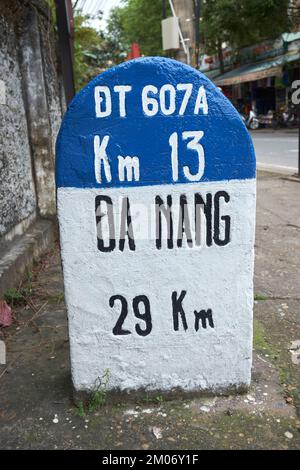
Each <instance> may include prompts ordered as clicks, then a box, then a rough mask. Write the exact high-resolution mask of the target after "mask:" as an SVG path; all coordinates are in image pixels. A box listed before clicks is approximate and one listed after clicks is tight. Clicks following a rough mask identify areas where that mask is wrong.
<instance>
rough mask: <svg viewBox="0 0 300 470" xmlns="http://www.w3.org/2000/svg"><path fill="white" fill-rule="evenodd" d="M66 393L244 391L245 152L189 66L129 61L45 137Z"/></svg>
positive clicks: (234, 120) (247, 297) (225, 113)
mask: <svg viewBox="0 0 300 470" xmlns="http://www.w3.org/2000/svg"><path fill="white" fill-rule="evenodd" d="M56 181H57V201H58V216H59V225H60V239H61V252H62V261H63V272H64V283H65V293H66V303H67V310H68V317H69V335H70V345H71V363H72V376H73V383H74V387H75V390H76V391H92V390H94V389H95V387H96V385H97V383H99V380H101V378H102V377H104V376H105V374H107V373H109V381H108V384H107V388H108V389H109V390H115V391H126V392H128V391H137V390H147V391H157V390H160V391H172V390H175V389H176V390H178V389H181V390H186V391H204V390H210V391H215V392H218V391H222V390H226V389H241V388H245V387H247V386H249V384H250V377H251V361H252V359H251V358H252V307H253V256H254V228H255V195H256V182H255V155H254V151H253V146H252V142H251V138H250V136H249V134H248V132H247V130H246V128H245V126H244V124H243V123H242V121H241V120H240V118H239V115H238V113H237V112H236V110H235V109H234V108H233V106H232V105H231V104H230V102H229V101H228V100H227V99H226V97H225V96H224V95H223V94H222V93H221V92H220V91H219V90H218V89H217V88H216V87H215V86H214V85H213V84H212V83H211V82H210V81H209V80H208V79H207V78H206V77H205V76H204V75H203V74H201V73H200V72H198V71H196V70H194V69H192V68H191V67H189V66H186V65H184V64H182V63H179V62H176V61H173V60H170V59H164V58H145V59H137V60H133V61H129V62H126V63H124V64H122V65H119V66H117V67H115V68H113V69H111V70H108V71H107V72H105V73H103V74H101V75H99V76H98V77H96V78H95V79H94V80H93V81H92V82H90V83H89V84H88V85H87V86H86V87H85V88H84V89H83V90H82V91H81V92H79V93H78V95H77V96H76V97H75V98H74V100H73V101H72V103H71V105H70V106H69V109H68V111H67V113H66V116H65V118H64V120H63V124H62V126H61V130H60V134H59V137H58V141H57V157H56Z"/></svg>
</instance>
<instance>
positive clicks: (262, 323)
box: [0, 173, 300, 449]
mask: <svg viewBox="0 0 300 470" xmlns="http://www.w3.org/2000/svg"><path fill="white" fill-rule="evenodd" d="M299 205H300V183H298V182H293V181H289V180H286V179H282V178H281V177H280V176H279V175H272V174H271V173H269V174H268V173H261V174H260V175H259V180H258V205H257V238H256V267H255V309H254V310H255V312H254V316H255V320H254V325H255V332H254V365H253V375H252V386H251V390H250V391H249V393H248V394H246V395H240V396H227V397H215V398H211V397H210V398H201V399H200V398H199V399H189V400H188V399H186V398H185V397H184V396H183V397H182V398H181V399H177V400H173V401H165V400H164V399H163V397H162V396H160V395H158V396H157V397H156V398H155V399H152V400H150V399H149V398H148V397H147V396H145V397H142V398H141V400H140V401H139V402H135V403H131V404H128V403H127V404H126V403H123V402H122V403H119V404H114V405H113V404H110V403H109V399H108V400H107V401H106V404H105V405H103V406H98V407H97V406H96V405H95V404H94V406H93V407H92V408H93V409H92V411H85V410H84V409H82V408H76V407H75V406H74V405H73V404H72V401H71V398H70V397H71V381H70V365H69V344H68V334H67V320H66V312H65V306H64V300H63V284H62V274H61V268H60V259H59V251H58V247H57V248H56V250H54V251H53V252H51V253H48V254H47V256H45V257H44V258H43V260H42V261H41V263H39V264H38V265H36V266H34V269H33V270H32V272H30V273H28V276H27V277H28V279H27V280H26V282H24V284H23V285H22V286H20V288H18V289H16V290H14V291H11V292H10V300H11V304H12V306H13V310H14V315H15V322H14V324H13V326H11V327H10V328H6V329H2V330H1V329H0V339H4V340H5V342H6V345H7V349H8V354H7V356H8V357H7V366H6V367H5V366H0V448H2V449H3V448H5V449H7V448H10V449H17V448H20V449H56V448H57V449H139V448H141V449H295V448H300V361H299V364H296V363H297V362H298V356H297V352H296V351H295V347H296V346H295V344H294V345H293V344H292V342H293V341H296V340H300V275H299V270H300V210H299ZM293 347H294V350H293V349H292V348H293ZM299 354H300V350H299ZM299 358H300V356H299ZM104 395H105V394H104ZM103 398H105V396H102V400H103Z"/></svg>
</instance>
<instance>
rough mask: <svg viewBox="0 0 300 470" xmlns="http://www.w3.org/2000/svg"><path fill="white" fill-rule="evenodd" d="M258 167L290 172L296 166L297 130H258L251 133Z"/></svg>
mask: <svg viewBox="0 0 300 470" xmlns="http://www.w3.org/2000/svg"><path fill="white" fill-rule="evenodd" d="M251 135H252V139H253V143H254V147H255V153H256V159H257V164H258V167H260V166H264V167H266V168H268V167H270V169H271V167H274V169H276V168H278V170H280V169H284V168H285V169H286V170H289V169H290V170H291V172H294V171H296V169H297V167H298V132H297V130H296V131H292V132H291V131H280V130H279V131H272V130H265V131H264V130H258V131H254V132H252V133H251Z"/></svg>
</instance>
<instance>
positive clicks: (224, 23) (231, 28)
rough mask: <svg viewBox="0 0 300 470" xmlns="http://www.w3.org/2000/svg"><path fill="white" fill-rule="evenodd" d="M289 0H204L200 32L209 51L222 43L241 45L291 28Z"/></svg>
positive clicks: (234, 45)
mask: <svg viewBox="0 0 300 470" xmlns="http://www.w3.org/2000/svg"><path fill="white" fill-rule="evenodd" d="M288 4H289V0H206V1H205V2H203V12H202V14H203V21H202V32H203V33H204V40H205V42H206V45H207V48H208V52H213V53H215V52H217V51H218V49H219V47H220V45H221V44H222V42H227V43H229V44H230V45H231V46H232V47H236V48H241V47H244V46H248V45H250V44H254V43H256V42H259V41H261V40H264V39H271V38H275V37H276V36H278V35H279V34H281V33H282V32H284V31H286V30H288V29H289V27H290V21H289V18H288Z"/></svg>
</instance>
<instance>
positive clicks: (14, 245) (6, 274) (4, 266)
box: [0, 219, 56, 298]
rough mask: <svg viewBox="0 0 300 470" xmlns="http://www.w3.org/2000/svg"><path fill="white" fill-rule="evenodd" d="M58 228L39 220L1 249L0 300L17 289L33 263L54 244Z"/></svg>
mask: <svg viewBox="0 0 300 470" xmlns="http://www.w3.org/2000/svg"><path fill="white" fill-rule="evenodd" d="M55 233H56V228H55V224H54V222H52V221H50V220H42V219H41V220H37V221H36V222H35V223H33V224H32V225H31V226H30V227H29V229H28V230H27V231H26V232H25V233H24V234H23V235H22V236H20V237H16V238H15V239H14V240H12V241H11V242H9V243H7V244H5V245H3V246H2V247H0V298H1V297H2V296H3V294H4V292H5V291H6V290H7V289H10V288H12V287H16V286H17V285H18V284H19V283H20V282H21V281H22V279H23V277H24V273H25V271H26V269H28V267H30V266H31V265H32V263H33V261H36V260H38V259H39V257H40V256H41V255H42V254H43V253H45V252H46V251H47V250H48V249H49V248H50V247H51V246H52V245H53V243H54V240H55Z"/></svg>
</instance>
